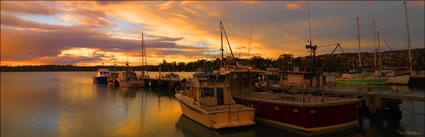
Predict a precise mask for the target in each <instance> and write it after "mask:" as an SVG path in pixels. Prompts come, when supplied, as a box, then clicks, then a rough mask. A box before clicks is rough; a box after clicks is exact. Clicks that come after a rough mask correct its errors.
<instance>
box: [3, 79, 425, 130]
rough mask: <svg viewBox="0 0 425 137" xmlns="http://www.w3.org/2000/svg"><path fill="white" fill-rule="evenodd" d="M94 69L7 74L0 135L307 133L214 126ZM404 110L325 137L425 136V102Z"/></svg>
mask: <svg viewBox="0 0 425 137" xmlns="http://www.w3.org/2000/svg"><path fill="white" fill-rule="evenodd" d="M95 73H96V72H2V73H1V113H0V114H1V136H2V137H57V136H59V137H96V136H107V137H126V136H131V137H133V136H148V137H181V136H185V137H220V136H229V137H230V136H241V137H254V136H264V137H270V136H280V137H302V136H304V135H300V134H297V133H293V132H288V131H287V130H285V129H281V128H278V127H274V126H270V125H268V124H264V123H259V122H257V125H255V126H249V127H241V128H232V129H225V130H209V129H207V128H205V127H203V126H201V125H200V124H197V123H195V122H194V121H192V120H190V119H188V118H187V117H185V116H183V115H182V112H181V110H180V106H179V104H178V102H177V100H176V99H175V98H174V92H173V91H171V90H167V89H126V88H111V87H107V86H106V85H94V84H92V78H91V77H92V76H94V75H95ZM422 91H423V90H422ZM415 92H418V90H415ZM419 92H420V91H419ZM400 108H401V111H402V112H399V113H401V114H400V115H398V114H399V113H397V112H390V113H387V114H380V115H376V116H369V115H367V114H360V115H361V117H360V119H359V121H358V125H357V126H356V127H353V128H350V129H347V130H343V131H340V132H336V133H330V134H324V135H320V136H323V137H325V136H333V137H362V136H367V137H403V136H404V137H416V136H417V137H423V136H424V115H423V114H424V103H423V102H411V101H404V102H403V104H402V105H401V106H400ZM416 133H417V134H416Z"/></svg>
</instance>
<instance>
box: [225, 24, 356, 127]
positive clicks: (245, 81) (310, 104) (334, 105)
mask: <svg viewBox="0 0 425 137" xmlns="http://www.w3.org/2000/svg"><path fill="white" fill-rule="evenodd" d="M220 27H221V29H222V30H224V27H223V25H222V24H221V22H220ZM224 34H225V35H226V33H224ZM226 38H227V37H226ZM228 43H229V42H228ZM311 45H312V44H311V40H310V46H311ZM229 48H230V44H229ZM223 51H224V50H223V45H221V54H222V60H223ZM230 51H231V50H230ZM231 53H232V52H231ZM232 56H233V53H232ZM223 64H224V63H223V62H222V65H221V68H220V70H219V71H217V72H218V73H219V74H225V75H226V76H225V81H227V82H228V83H229V84H230V86H229V90H230V93H231V94H232V96H233V99H234V100H235V101H236V103H241V104H244V105H246V106H250V107H254V108H255V109H256V111H255V116H256V119H257V120H259V121H264V122H266V123H271V124H273V125H278V126H280V127H287V129H291V131H293V130H296V131H301V132H308V133H319V132H328V131H334V130H339V129H344V128H347V127H352V126H355V125H356V124H357V123H356V122H357V119H358V114H359V110H360V107H361V100H360V99H357V98H342V97H333V96H330V95H324V94H320V95H318V94H311V93H305V92H297V90H296V91H294V93H291V94H288V93H286V92H281V93H274V92H269V91H266V92H258V91H257V90H256V89H255V86H254V85H255V83H256V82H258V81H259V77H260V75H261V73H264V71H262V70H258V69H255V68H252V67H240V66H238V64H237V63H234V64H236V65H233V66H225V65H223ZM319 76H320V75H318V74H316V73H312V72H301V73H291V75H289V74H288V80H287V81H288V82H290V83H291V84H292V86H297V87H298V88H301V89H302V88H307V87H310V86H317V85H321V84H320V83H319V84H318V82H319V81H320V80H319ZM294 89H297V88H294ZM298 91H301V90H298Z"/></svg>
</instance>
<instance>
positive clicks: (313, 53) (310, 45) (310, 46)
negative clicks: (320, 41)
mask: <svg viewBox="0 0 425 137" xmlns="http://www.w3.org/2000/svg"><path fill="white" fill-rule="evenodd" d="M308 28H309V29H308V30H309V40H308V41H309V45H305V48H306V49H310V55H311V56H312V57H313V66H316V49H317V45H314V46H313V42H312V41H311V22H310V1H308Z"/></svg>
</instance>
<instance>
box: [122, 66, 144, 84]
mask: <svg viewBox="0 0 425 137" xmlns="http://www.w3.org/2000/svg"><path fill="white" fill-rule="evenodd" d="M126 65H127V70H126V71H123V72H120V73H119V74H118V78H117V81H118V84H119V85H120V87H126V88H136V87H143V86H144V80H143V79H140V78H138V77H137V75H136V73H135V72H134V71H132V70H130V67H129V65H128V62H127V63H126Z"/></svg>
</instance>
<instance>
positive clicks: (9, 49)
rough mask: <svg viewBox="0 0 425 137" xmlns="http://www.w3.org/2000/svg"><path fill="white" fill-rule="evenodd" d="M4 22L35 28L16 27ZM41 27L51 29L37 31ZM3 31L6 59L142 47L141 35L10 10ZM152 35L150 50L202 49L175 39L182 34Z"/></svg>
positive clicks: (26, 58) (116, 50) (3, 46)
mask: <svg viewBox="0 0 425 137" xmlns="http://www.w3.org/2000/svg"><path fill="white" fill-rule="evenodd" d="M3 26H7V27H19V28H34V29H22V30H16V29H10V28H7V27H3ZM37 29H40V30H51V31H36V30H37ZM1 33H2V35H1V39H2V40H1V45H2V49H3V50H2V59H3V60H10V61H13V60H14V61H17V60H28V59H33V58H39V57H54V56H57V55H60V53H61V51H62V50H65V49H70V48H97V49H99V50H103V51H114V52H130V51H132V50H135V49H139V48H140V39H139V40H130V39H117V38H111V37H110V36H109V35H107V34H105V33H102V32H100V31H98V30H96V29H89V28H87V27H85V26H78V25H77V26H59V25H48V24H40V23H36V22H32V21H27V20H23V19H20V18H18V17H15V16H11V15H7V14H4V15H2V28H1ZM152 38H153V39H149V40H145V45H146V47H147V50H148V51H149V49H150V48H176V49H187V50H193V49H195V50H196V49H202V48H200V47H198V48H197V47H188V46H183V45H177V44H176V43H175V42H176V41H179V40H182V39H183V38H182V37H179V38H169V37H165V36H152ZM22 39H24V40H22ZM136 52H137V51H136Z"/></svg>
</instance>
